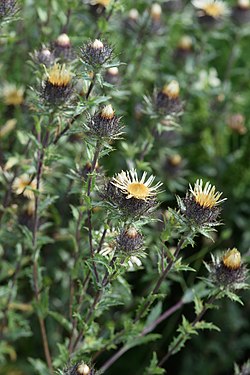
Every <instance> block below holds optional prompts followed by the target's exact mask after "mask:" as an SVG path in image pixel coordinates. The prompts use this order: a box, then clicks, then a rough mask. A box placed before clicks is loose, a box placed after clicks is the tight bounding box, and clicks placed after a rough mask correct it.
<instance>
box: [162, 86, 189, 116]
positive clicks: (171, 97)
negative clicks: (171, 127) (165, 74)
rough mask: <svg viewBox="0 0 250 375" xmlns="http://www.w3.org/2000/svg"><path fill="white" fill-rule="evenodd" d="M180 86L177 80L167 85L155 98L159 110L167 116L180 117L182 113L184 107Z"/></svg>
mask: <svg viewBox="0 0 250 375" xmlns="http://www.w3.org/2000/svg"><path fill="white" fill-rule="evenodd" d="M179 94H180V86H179V83H178V82H177V81H175V80H173V81H171V82H170V83H169V84H166V85H165V86H164V87H163V88H162V90H161V91H159V92H158V93H157V95H156V97H155V105H156V108H157V110H158V111H159V112H160V113H162V114H165V115H178V114H180V113H181V112H182V109H183V105H182V102H181V100H180V98H179Z"/></svg>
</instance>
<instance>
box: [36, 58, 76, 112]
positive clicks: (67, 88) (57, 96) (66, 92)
mask: <svg viewBox="0 0 250 375" xmlns="http://www.w3.org/2000/svg"><path fill="white" fill-rule="evenodd" d="M72 78H73V74H72V72H71V71H70V69H68V68H66V66H65V64H63V65H61V64H54V65H53V67H51V68H50V69H49V70H48V71H47V79H46V81H45V82H44V85H43V92H42V96H43V98H44V100H46V101H47V102H49V103H50V104H52V105H58V104H62V103H65V102H66V101H67V100H68V99H69V98H70V96H71V94H72V92H73V86H72Z"/></svg>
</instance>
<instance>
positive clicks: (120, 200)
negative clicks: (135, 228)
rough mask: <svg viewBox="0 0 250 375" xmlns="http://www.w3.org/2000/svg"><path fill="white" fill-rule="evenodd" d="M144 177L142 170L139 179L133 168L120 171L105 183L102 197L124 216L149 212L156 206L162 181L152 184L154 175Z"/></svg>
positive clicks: (134, 215) (135, 215)
mask: <svg viewBox="0 0 250 375" xmlns="http://www.w3.org/2000/svg"><path fill="white" fill-rule="evenodd" d="M146 177H147V173H146V172H144V173H143V175H142V177H141V179H139V178H138V175H137V172H136V170H135V169H131V170H129V171H126V172H125V171H122V172H120V173H118V174H117V175H116V176H114V177H113V178H111V180H110V181H109V182H108V184H107V185H106V187H105V193H104V198H105V199H106V200H107V201H109V202H110V203H111V205H112V206H114V207H115V208H117V209H119V210H120V211H121V212H122V214H123V215H125V216H128V217H130V216H132V217H138V216H141V215H145V214H150V213H152V211H153V210H154V209H155V208H156V206H157V199H156V196H157V194H158V193H160V190H159V188H160V186H161V185H162V183H161V182H158V183H157V184H155V185H154V186H152V184H153V182H154V179H155V177H154V176H150V177H149V178H148V179H147V180H146Z"/></svg>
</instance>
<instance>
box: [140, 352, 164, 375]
mask: <svg viewBox="0 0 250 375" xmlns="http://www.w3.org/2000/svg"><path fill="white" fill-rule="evenodd" d="M157 364H158V359H157V354H156V353H155V352H153V358H152V359H151V361H150V365H149V367H147V368H146V369H145V372H144V375H162V374H165V370H164V369H163V368H160V367H158V366H157Z"/></svg>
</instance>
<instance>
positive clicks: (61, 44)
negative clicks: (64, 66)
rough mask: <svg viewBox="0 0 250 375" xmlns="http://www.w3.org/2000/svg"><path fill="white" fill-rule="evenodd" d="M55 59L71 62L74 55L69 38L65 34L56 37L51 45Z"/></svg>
mask: <svg viewBox="0 0 250 375" xmlns="http://www.w3.org/2000/svg"><path fill="white" fill-rule="evenodd" d="M52 48H53V53H54V55H55V57H58V58H61V59H63V60H72V59H73V57H74V53H73V50H72V46H71V42H70V38H69V36H68V35H67V34H65V33H63V34H60V35H59V36H58V38H57V39H56V40H55V42H54V43H53V45H52Z"/></svg>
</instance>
